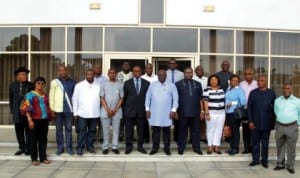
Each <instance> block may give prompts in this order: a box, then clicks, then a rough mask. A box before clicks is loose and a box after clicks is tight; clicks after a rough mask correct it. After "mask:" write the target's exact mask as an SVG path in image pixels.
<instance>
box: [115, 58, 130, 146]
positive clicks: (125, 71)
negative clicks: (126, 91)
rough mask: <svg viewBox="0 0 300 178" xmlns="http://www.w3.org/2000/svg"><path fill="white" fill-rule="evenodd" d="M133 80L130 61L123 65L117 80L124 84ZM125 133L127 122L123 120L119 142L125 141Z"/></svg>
mask: <svg viewBox="0 0 300 178" xmlns="http://www.w3.org/2000/svg"><path fill="white" fill-rule="evenodd" d="M131 78H132V72H131V68H130V64H129V62H128V61H124V62H123V64H122V70H121V71H120V72H118V75H117V79H118V80H119V81H120V82H121V83H122V84H124V83H125V82H126V81H127V80H129V79H131ZM124 133H125V122H124V119H123V118H122V119H121V121H120V132H119V140H120V141H123V139H124Z"/></svg>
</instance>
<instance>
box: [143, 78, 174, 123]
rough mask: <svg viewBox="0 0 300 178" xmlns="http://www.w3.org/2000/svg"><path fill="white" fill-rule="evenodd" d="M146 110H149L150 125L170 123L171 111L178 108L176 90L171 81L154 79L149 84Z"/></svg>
mask: <svg viewBox="0 0 300 178" xmlns="http://www.w3.org/2000/svg"><path fill="white" fill-rule="evenodd" d="M145 107H146V111H150V119H149V123H150V125H151V126H160V127H168V126H171V125H172V119H170V113H171V111H173V112H176V110H177V108H178V92H177V89H176V86H175V85H174V84H173V83H169V82H166V81H165V82H164V83H161V82H160V81H156V82H153V83H151V84H150V86H149V88H148V90H147V93H146V101H145Z"/></svg>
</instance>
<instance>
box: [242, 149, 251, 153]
mask: <svg viewBox="0 0 300 178" xmlns="http://www.w3.org/2000/svg"><path fill="white" fill-rule="evenodd" d="M248 153H250V151H249V150H244V151H243V152H242V154H248Z"/></svg>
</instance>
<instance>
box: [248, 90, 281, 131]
mask: <svg viewBox="0 0 300 178" xmlns="http://www.w3.org/2000/svg"><path fill="white" fill-rule="evenodd" d="M275 98H276V95H275V93H274V91H273V90H271V89H267V90H264V91H260V90H259V89H258V88H257V89H254V90H252V91H251V92H250V94H249V99H248V104H247V107H248V120H249V122H253V123H254V125H255V129H257V130H265V131H268V130H272V129H274V125H275V114H274V109H273V108H274V101H275Z"/></svg>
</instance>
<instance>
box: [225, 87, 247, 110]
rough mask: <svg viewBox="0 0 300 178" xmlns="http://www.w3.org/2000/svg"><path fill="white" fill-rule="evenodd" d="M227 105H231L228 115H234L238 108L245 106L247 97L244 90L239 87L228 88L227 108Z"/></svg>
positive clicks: (226, 96) (226, 94)
mask: <svg viewBox="0 0 300 178" xmlns="http://www.w3.org/2000/svg"><path fill="white" fill-rule="evenodd" d="M227 104H231V106H230V107H229V108H226V113H233V111H234V109H235V108H236V107H238V106H245V105H246V97H245V92H244V90H243V89H242V88H241V87H239V86H236V87H233V88H228V89H227V91H226V93H225V106H226V105H227Z"/></svg>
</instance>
